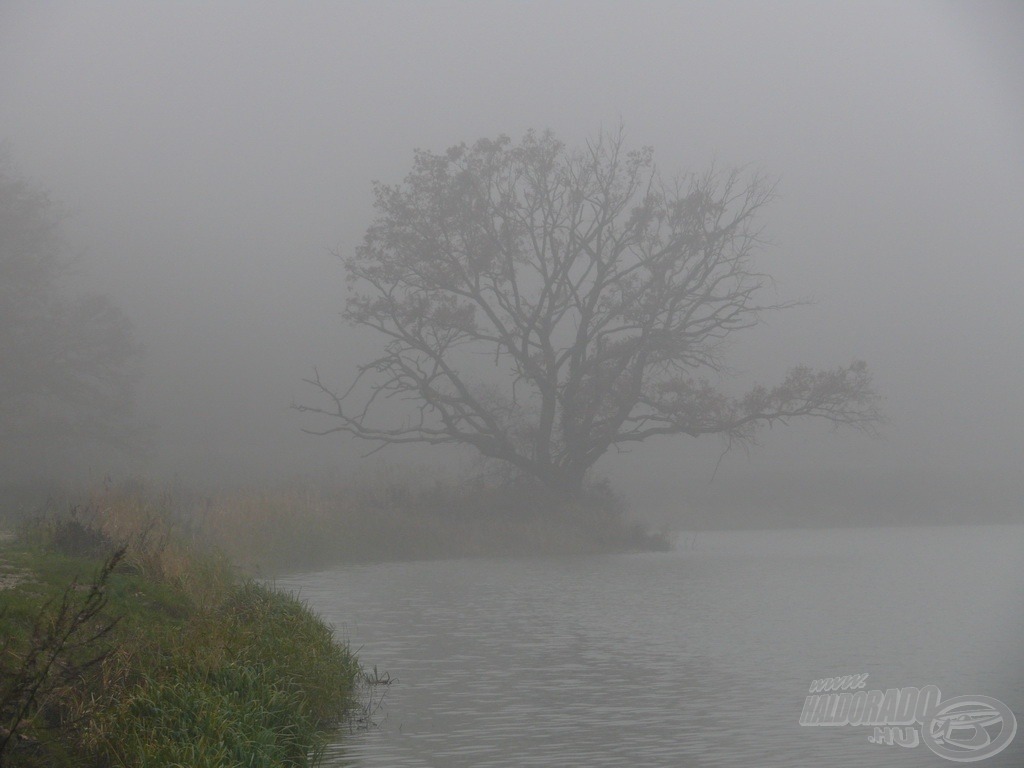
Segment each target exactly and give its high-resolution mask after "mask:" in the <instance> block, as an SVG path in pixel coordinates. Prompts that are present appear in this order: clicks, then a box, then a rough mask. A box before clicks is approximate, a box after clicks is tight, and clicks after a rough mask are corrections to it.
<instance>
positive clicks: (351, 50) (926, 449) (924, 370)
mask: <svg viewBox="0 0 1024 768" xmlns="http://www.w3.org/2000/svg"><path fill="white" fill-rule="evenodd" d="M1022 39H1024V9H1022V8H1021V6H1019V5H1018V4H1015V3H1012V2H1006V3H992V2H990V3H985V2H980V3H971V4H953V3H949V4H947V3H937V2H936V3H901V4H892V3H887V2H884V3H883V2H879V3H870V2H868V3H828V4H824V3H812V2H808V3H796V2H792V3H772V4H756V5H755V4H741V3H714V4H712V3H692V2H691V3H667V2H665V3H647V4H642V5H638V4H628V5H627V4H625V3H582V2H567V3H560V4H547V3H487V4H469V3H440V2H432V3H423V4H411V3H408V4H406V3H369V2H367V3H303V4H295V3H218V4H206V3H174V4H170V3H168V4H148V3H147V4H141V3H74V4H71V3H63V4H61V3H30V2H6V3H4V4H3V5H0V140H3V141H4V142H5V145H6V149H7V152H8V154H9V156H10V158H11V160H12V162H13V163H14V164H15V165H16V167H17V168H18V170H19V171H20V172H21V173H22V174H23V175H24V176H26V177H27V178H29V179H31V180H32V181H33V182H35V183H37V184H39V185H40V186H42V187H45V188H47V189H49V190H50V191H51V192H52V194H53V196H54V197H55V198H57V199H59V200H61V201H62V202H63V203H64V204H66V205H67V206H68V207H69V208H70V209H71V210H72V211H73V213H74V215H73V217H72V218H71V219H70V220H69V221H68V222H67V224H66V236H67V239H68V241H69V242H70V243H73V245H74V247H75V248H77V249H80V250H81V252H82V256H81V259H80V267H81V269H80V271H79V272H77V273H76V280H78V281H80V282H81V285H82V287H83V289H89V290H98V291H101V292H103V293H105V294H107V295H109V296H110V297H111V298H112V299H114V300H115V301H116V302H117V304H118V305H119V306H121V308H122V309H123V310H124V311H125V312H126V313H127V314H128V315H129V316H130V317H131V319H132V320H133V322H134V324H135V328H136V334H137V338H138V339H139V341H141V342H142V344H143V345H144V346H145V349H146V361H145V365H146V376H145V379H144V381H143V382H142V385H141V387H140V390H139V396H138V404H139V411H140V414H142V415H143V417H144V418H146V419H147V420H149V421H151V422H153V423H154V424H155V425H156V427H157V430H158V431H157V439H156V443H155V455H154V456H153V457H152V459H151V460H149V461H148V462H147V463H146V464H145V465H144V466H142V467H140V468H137V469H138V470H139V471H144V472H146V473H148V474H151V475H153V476H155V477H163V478H171V477H179V478H183V479H185V480H187V481H189V482H194V483H197V484H225V483H226V484H240V483H266V482H272V481H274V480H275V479H278V478H284V477H288V476H290V475H293V474H295V473H297V472H314V471H322V470H325V469H332V468H333V469H337V470H338V471H340V472H342V473H343V474H344V473H350V474H354V473H361V472H366V471H368V470H369V469H373V468H376V467H378V466H379V465H380V464H381V463H382V462H384V461H387V462H391V463H394V464H396V465H398V464H403V463H408V464H418V463H426V464H429V465H435V464H437V465H441V466H444V467H446V468H449V469H450V471H452V472H459V471H465V470H466V469H467V468H468V467H470V465H471V464H472V457H471V456H470V455H469V454H468V453H458V452H455V451H447V450H445V451H438V450H434V451H431V452H427V451H421V450H414V449H398V448H396V449H394V450H392V451H390V452H385V453H378V454H376V455H374V456H373V457H372V458H366V459H364V458H361V456H362V454H363V453H364V452H365V451H366V449H367V446H366V445H365V444H359V445H356V444H353V442H352V441H351V440H348V439H346V438H343V437H339V436H332V437H324V438H317V437H312V436H309V435H307V434H304V433H303V432H302V431H301V428H302V427H303V426H310V423H309V421H308V419H306V420H304V419H303V416H302V414H299V413H297V412H295V411H294V410H292V409H290V407H289V406H290V404H291V403H292V402H294V401H301V400H303V399H306V398H307V397H308V396H309V395H310V393H309V392H308V388H307V387H306V386H305V385H303V384H302V381H301V380H302V378H303V377H306V376H308V375H309V373H310V371H311V369H312V366H313V365H317V366H319V367H320V369H321V370H322V371H324V372H327V373H329V374H330V375H331V376H334V377H336V379H337V380H338V381H343V380H344V379H345V378H346V377H348V376H351V375H352V374H353V373H354V368H355V366H356V365H358V364H359V363H360V362H364V361H366V360H367V359H369V358H370V356H371V355H372V354H373V352H374V350H375V348H376V345H377V344H378V343H379V342H377V341H376V340H374V339H373V338H372V337H371V336H369V335H367V334H365V333H362V332H356V331H354V330H353V329H352V328H350V327H348V326H346V325H345V324H344V323H343V321H342V320H341V319H340V317H339V316H338V315H339V312H340V311H341V309H342V308H343V305H344V299H345V290H346V289H345V281H344V269H343V267H342V265H341V263H340V262H339V260H338V258H337V257H336V256H335V255H334V254H335V253H341V254H347V253H350V252H351V251H352V249H353V248H354V247H355V246H356V245H357V244H358V243H359V242H360V240H361V238H362V235H363V233H364V231H365V229H366V227H367V225H368V224H369V223H370V221H371V220H372V216H373V210H372V202H373V198H372V189H371V184H372V182H373V180H376V179H379V180H382V181H385V182H397V181H400V180H401V179H402V177H403V176H404V175H405V174H406V172H407V171H408V170H409V169H410V168H411V164H412V152H413V149H414V148H416V147H421V148H424V149H430V150H435V151H439V150H443V149H444V148H446V147H448V146H450V145H452V144H456V143H458V142H460V141H472V140H475V139H477V138H480V137H484V136H488V137H492V136H496V135H498V134H502V133H504V134H509V135H510V136H512V137H513V138H518V137H519V136H521V135H522V133H523V132H524V131H525V130H526V129H528V128H530V127H535V128H539V129H543V128H551V129H552V130H554V131H555V133H556V134H557V135H558V136H559V137H560V138H562V139H563V140H565V141H566V142H567V143H568V144H570V145H578V144H581V143H583V142H584V141H586V140H587V139H588V138H591V137H593V136H594V135H595V134H596V133H597V132H598V131H599V130H601V128H602V127H605V128H608V127H612V128H614V127H617V126H618V125H619V123H620V122H621V123H622V124H623V125H624V126H625V129H626V133H627V136H628V140H629V142H630V144H631V145H633V146H641V145H651V146H653V147H654V149H655V157H656V160H657V163H658V167H659V168H662V169H665V170H666V171H668V172H670V173H671V172H674V171H676V170H680V169H689V170H695V171H700V170H703V169H705V168H707V167H708V166H709V165H710V164H711V163H717V164H720V165H723V166H734V165H750V166H752V167H756V168H760V169H763V171H765V172H766V173H768V174H770V175H772V176H776V177H778V179H779V191H780V197H779V199H778V200H777V201H776V202H775V203H773V204H772V205H771V207H770V208H769V209H768V210H767V212H766V213H765V215H764V217H763V222H764V223H765V224H766V226H767V234H768V236H769V238H770V239H771V241H772V243H773V245H772V246H771V247H770V248H768V249H766V250H765V251H764V252H762V253H761V254H760V256H759V261H758V264H759V266H760V267H762V268H763V269H764V271H766V272H768V273H769V274H771V275H772V276H773V277H774V278H775V283H776V290H777V292H778V296H779V298H780V299H783V300H788V299H803V298H813V300H814V303H813V304H811V305H809V306H805V307H801V308H798V309H794V310H791V311H788V312H785V313H781V314H777V315H773V316H772V317H771V318H770V320H769V322H767V323H766V324H765V325H763V326H761V327H759V328H757V329H755V330H753V331H751V332H748V333H747V334H746V335H745V336H744V337H743V338H742V339H739V338H738V337H737V342H736V344H735V346H734V347H733V349H732V356H731V360H730V361H731V363H732V364H733V366H734V367H735V368H737V369H739V370H740V371H742V372H743V373H741V374H739V375H738V377H737V391H740V390H741V389H742V387H743V385H744V384H745V383H749V382H750V381H764V382H771V381H774V380H776V379H778V378H779V377H780V376H781V375H782V374H783V372H784V371H785V369H786V368H788V367H789V366H790V365H792V364H796V363H807V364H809V365H813V366H821V367H830V366H833V365H838V364H845V363H848V362H849V361H851V360H853V359H864V360H866V361H868V363H869V365H870V366H871V368H872V370H873V372H874V375H875V380H876V385H877V388H878V390H879V391H880V392H881V393H882V395H883V396H884V397H885V401H884V403H883V407H884V410H885V412H886V415H887V416H888V422H887V423H886V424H885V425H883V426H882V427H881V428H880V430H879V436H878V437H870V436H868V435H865V434H862V433H858V432H854V431H850V432H845V431H840V432H833V431H831V430H830V429H829V428H828V427H827V426H824V427H823V426H822V425H815V424H794V425H792V426H790V427H788V428H785V429H779V430H773V431H771V432H768V433H766V434H765V435H764V438H763V440H762V441H761V443H762V444H761V445H760V446H758V447H757V448H755V449H753V450H752V451H750V452H749V453H748V452H744V451H742V450H734V451H732V452H730V453H729V454H728V455H726V456H725V457H724V458H723V459H722V460H721V463H718V460H719V456H720V454H721V451H722V444H721V443H720V442H718V441H716V440H715V439H714V438H701V439H698V440H691V439H688V438H683V439H678V440H675V439H665V440H663V441H660V442H651V443H650V444H645V445H644V446H643V447H641V448H637V449H635V450H633V451H632V452H631V453H629V454H624V455H614V454H613V455H609V456H608V457H606V458H605V459H604V460H603V461H602V463H601V464H600V465H599V466H598V469H599V471H600V472H602V473H604V474H606V475H608V476H609V477H610V478H611V480H612V482H613V484H614V485H615V486H616V487H617V488H619V489H621V490H622V491H623V492H624V493H625V494H626V495H627V497H628V499H629V501H630V504H631V506H632V507H633V508H634V509H636V510H637V511H638V512H640V513H641V514H643V515H645V516H647V517H648V518H649V519H652V520H663V521H673V522H675V523H680V524H684V525H693V526H695V527H709V526H710V527H713V526H716V525H723V526H738V525H753V526H759V525H774V524H779V525H783V524H784V525H799V524H815V523H820V522H827V523H829V524H833V523H844V524H857V523H860V522H863V523H865V524H868V523H870V524H877V523H881V522H896V523H900V522H911V521H914V522H918V521H936V522H953V521H982V520H984V521H1004V522H1009V521H1015V522H1019V521H1020V520H1021V517H1020V516H1021V510H1020V499H1021V498H1022V497H1024V479H1022V475H1021V471H1020V469H1021V467H1022V466H1024V438H1022V435H1024V397H1022V395H1021V393H1022V391H1024V333H1022V328H1024V303H1022V302H1021V301H1020V296H1021V286H1022V285H1024V246H1022V243H1024V216H1022V215H1021V200H1024V47H1022V46H1021V45H1020V40H1022ZM85 462H86V463H88V457H86V459H85ZM716 465H717V470H716ZM84 469H85V470H86V471H92V472H98V473H102V472H103V471H105V468H104V467H91V466H88V467H85V468H84Z"/></svg>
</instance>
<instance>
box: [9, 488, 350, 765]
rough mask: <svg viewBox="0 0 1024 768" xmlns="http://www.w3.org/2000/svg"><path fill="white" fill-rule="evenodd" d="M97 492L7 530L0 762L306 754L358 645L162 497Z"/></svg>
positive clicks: (309, 757) (310, 754)
mask: <svg viewBox="0 0 1024 768" xmlns="http://www.w3.org/2000/svg"><path fill="white" fill-rule="evenodd" d="M104 494H105V497H106V498H105V500H106V501H107V502H108V503H107V504H106V505H102V504H100V503H98V502H99V501H102V500H103V499H100V498H99V497H97V498H96V499H94V500H93V503H91V504H90V505H88V506H86V507H81V508H78V509H77V510H75V511H74V512H73V513H71V514H61V515H50V516H48V517H46V518H45V519H42V520H36V521H35V522H33V523H30V524H27V525H25V526H24V527H23V528H22V530H21V533H20V535H19V536H18V537H16V538H14V539H8V540H5V541H4V542H3V543H0V716H2V720H0V764H2V765H5V766H60V765H68V766H71V765H74V766H92V765H95V766H168V765H182V766H236V765H237V766H243V765H244V766H280V765H293V766H302V765H309V764H311V763H312V762H313V761H314V760H315V757H316V755H317V753H318V750H319V748H320V747H321V746H322V744H323V743H324V739H325V738H326V735H327V733H328V730H329V729H330V728H332V727H333V726H334V725H336V724H337V723H338V721H339V719H340V718H342V717H343V716H344V715H345V713H346V712H347V711H348V710H349V708H350V706H351V705H352V703H353V696H354V695H355V685H356V682H357V680H358V679H359V668H358V665H357V662H356V659H355V658H354V656H353V655H352V654H351V653H350V652H349V650H348V649H347V648H346V647H345V646H344V645H342V644H340V643H339V642H338V641H337V640H336V639H335V638H334V636H333V633H332V631H331V629H330V628H329V627H327V626H326V625H325V624H324V623H323V622H322V621H321V620H320V619H319V618H318V617H317V616H316V615H314V614H313V613H312V612H311V611H310V610H309V609H308V608H307V607H306V606H305V605H304V604H302V603H301V602H299V601H298V600H296V599H295V598H293V597H291V596H288V595H285V594H282V593H280V592H276V591H274V590H273V589H270V588H268V587H266V586H264V585H261V584H259V583H256V582H253V581H248V580H243V579H240V578H237V577H236V576H235V572H234V570H233V568H232V567H231V566H230V565H229V561H228V560H227V559H226V558H225V557H224V556H223V555H219V554H217V553H216V551H215V550H214V549H212V548H210V547H207V546H200V545H198V544H197V543H195V542H193V541H190V539H189V538H188V536H186V535H183V534H184V532H183V531H182V530H180V526H178V524H177V522H176V521H175V520H174V513H172V512H171V511H170V510H169V509H166V508H164V509H158V507H159V501H160V499H159V498H155V497H153V495H150V496H148V497H147V498H145V499H144V498H142V497H141V496H139V495H136V496H132V495H131V494H128V493H125V492H119V493H117V494H115V493H113V492H112V491H110V490H109V489H108V490H107V491H105V492H103V494H99V495H98V496H103V495H104ZM164 501H165V502H166V501H168V500H167V499H164Z"/></svg>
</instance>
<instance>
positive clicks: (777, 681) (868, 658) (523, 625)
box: [278, 526, 1024, 768]
mask: <svg viewBox="0 0 1024 768" xmlns="http://www.w3.org/2000/svg"><path fill="white" fill-rule="evenodd" d="M278 583H279V586H281V587H284V588H287V589H291V590H293V591H297V592H299V594H300V596H301V597H303V598H304V599H306V600H307V601H308V602H309V603H310V604H311V605H312V607H313V608H315V609H316V610H317V611H319V612H320V613H322V614H323V615H324V617H325V618H326V619H327V620H328V621H330V622H331V623H333V624H334V625H335V627H336V628H337V630H338V632H339V634H340V635H341V636H342V637H344V638H346V639H348V640H349V641H350V642H351V643H352V646H353V647H355V648H359V649H360V650H359V655H360V658H361V659H362V660H363V662H364V663H365V664H369V665H371V666H372V665H374V664H376V665H377V667H378V668H379V670H381V671H382V672H383V671H387V672H388V673H389V674H390V675H391V676H392V677H395V678H397V679H398V681H397V682H396V683H394V684H393V685H391V686H390V688H389V689H388V691H387V695H386V698H385V700H384V706H383V709H382V710H381V711H379V712H378V713H377V718H378V720H379V724H378V727H376V728H373V729H370V730H365V731H355V732H349V731H348V730H347V729H346V730H345V731H344V732H343V733H341V734H340V735H339V736H340V738H339V741H338V743H336V744H334V745H332V747H331V748H330V750H329V754H328V756H327V760H326V762H325V764H326V765H327V766H360V767H366V768H369V767H370V766H388V767H389V768H400V767H402V766H410V767H412V766H416V767H417V768H419V767H421V766H474V767H482V766H509V767H512V766H588V767H590V766H626V765H642V766H673V767H678V766H742V767H746V766H756V767H757V768H764V767H767V766H787V767H789V766H814V767H815V768H818V767H819V766H824V765H851V766H854V765H855V766H886V767H887V768H889V767H890V766H897V767H898V766H943V765H949V766H952V765H955V764H957V763H955V762H951V761H949V760H947V759H943V758H942V757H940V756H939V755H937V754H935V753H933V752H932V751H930V750H929V749H928V747H927V746H925V745H924V744H920V745H919V746H917V747H915V748H905V747H901V746H899V745H898V744H897V745H886V744H873V743H871V741H869V737H871V736H872V734H873V728H871V727H868V726H857V727H854V726H849V725H847V726H841V727H840V726H836V727H804V726H801V725H800V724H799V718H800V714H801V709H802V707H803V704H804V699H805V697H806V696H807V695H808V686H809V685H810V683H811V681H812V680H814V679H817V678H823V677H831V676H837V675H847V674H860V673H867V674H868V675H869V677H868V679H867V684H866V689H868V690H870V689H881V690H883V691H884V690H886V689H888V688H903V687H906V686H915V687H918V688H922V687H924V686H926V685H936V686H938V687H939V689H940V690H941V693H942V699H943V700H946V699H949V698H952V697H954V696H960V695H965V694H971V695H981V696H988V697H994V698H995V699H998V700H1000V701H1001V702H1004V703H1005V704H1006V705H1007V706H1008V707H1009V708H1010V709H1011V710H1012V711H1013V712H1014V713H1015V714H1016V716H1017V718H1019V719H1021V728H1020V730H1021V733H1019V734H1018V735H1017V737H1016V738H1015V739H1014V740H1013V741H1012V742H1011V743H1010V745H1009V746H1008V747H1007V748H1006V749H1004V750H1003V751H1002V752H1000V753H999V754H997V755H995V756H992V757H989V758H987V759H984V760H983V761H981V762H979V763H977V765H980V766H985V767H990V766H1012V767H1013V768H1021V766H1024V589H1022V587H1024V526H988V527H982V526H978V527H945V528H891V529H886V528H874V529H856V530H826V531H811V530H790V531H773V532H748V531H744V532H728V533H724V532H723V533H709V532H703V533H699V534H696V535H689V536H683V537H681V539H680V542H679V545H678V547H677V550H676V551H675V552H669V553H657V554H635V555H612V556H589V557H572V558H545V559H540V558H538V559H473V560H447V561H434V562H413V563H382V564H373V565H353V566H345V567H340V568H336V569H333V570H329V571H324V572H319V573H308V574H298V575H294V576H290V577H288V578H285V579H281V580H279V582H278ZM998 728H999V726H997V727H996V730H998ZM971 754H973V753H971Z"/></svg>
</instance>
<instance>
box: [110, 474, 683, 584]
mask: <svg viewBox="0 0 1024 768" xmlns="http://www.w3.org/2000/svg"><path fill="white" fill-rule="evenodd" d="M90 504H91V505H92V506H95V507H97V508H100V509H111V510H116V512H115V516H116V517H118V518H120V519H133V518H136V517H138V516H139V515H140V514H144V513H142V512H140V510H144V509H145V508H147V507H149V506H154V505H157V506H161V507H165V508H167V509H171V510H173V517H174V519H175V520H176V521H177V522H176V524H177V526H178V528H179V530H180V531H182V533H184V534H185V535H186V538H187V540H189V541H192V542H196V543H197V544H198V543H201V544H204V545H213V546H215V547H216V548H217V549H218V550H219V551H221V552H223V553H225V555H226V556H227V557H228V558H229V559H230V560H231V562H233V563H236V564H238V565H239V566H241V567H242V568H244V569H246V570H247V571H249V572H251V573H261V574H273V573H278V572H283V571H288V570H296V569H309V568H314V567H321V566H329V565H333V564H337V563H342V562H371V561H381V560H410V559H435V558H452V557H479V556H488V555H499V556H506V555H557V554H587V553H606V552H622V551H638V550H639V551H650V550H663V549H668V548H670V544H669V541H668V540H667V538H666V536H665V535H662V534H651V533H649V532H647V531H646V530H644V528H643V527H642V526H641V525H639V524H638V523H635V522H632V521H631V520H630V519H629V517H628V514H627V511H626V509H625V505H624V504H623V503H622V501H621V500H620V499H619V498H618V497H616V496H615V494H613V493H612V492H611V491H610V490H609V489H608V488H607V487H606V486H603V485H595V486H591V487H589V488H588V489H587V490H586V492H585V493H584V494H582V495H581V496H580V497H579V498H577V499H575V500H573V501H571V502H566V501H562V500H558V499H555V498H552V497H551V496H550V495H549V494H547V493H546V492H545V491H544V490H543V489H542V488H538V487H536V486H531V485H528V484H519V485H514V486H513V485H507V484H488V483H485V482H480V481H470V482H454V481H446V480H441V479H437V478H435V477H430V476H427V475H423V474H417V473H415V472H411V471H406V472H402V473H393V474H382V475H379V476H377V477H376V478H369V479H362V480H360V481H358V482H351V481H350V482H337V481H330V482H324V481H320V482H312V481H310V480H306V479H302V480H295V481H293V482H290V483H285V484H280V485H277V486H275V487H272V488H265V489H255V490H236V491H231V492H220V493H212V494H198V493H191V492H188V491H186V490H183V489H181V488H178V489H176V490H173V491H169V492H168V491H163V492H159V493H157V492H154V490H153V488H152V487H147V486H145V485H140V484H138V483H128V484H125V485H123V486H120V487H115V488H108V489H106V490H103V491H100V492H94V493H93V494H91V496H90Z"/></svg>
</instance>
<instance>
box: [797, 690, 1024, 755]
mask: <svg viewBox="0 0 1024 768" xmlns="http://www.w3.org/2000/svg"><path fill="white" fill-rule="evenodd" d="M867 678H868V676H867V674H859V675H845V676H843V677H829V678H823V679H820V680H815V681H814V682H813V683H811V685H810V688H809V689H808V692H809V694H810V695H809V696H807V697H806V698H805V699H804V706H803V710H802V711H801V713H800V725H804V726H817V727H831V726H868V727H871V728H872V729H873V730H872V732H871V735H870V736H869V737H868V741H870V742H871V743H872V744H879V745H886V746H900V747H907V748H910V747H916V746H918V745H919V744H921V743H922V742H923V743H924V745H925V746H926V747H928V749H930V750H931V751H932V752H934V753H935V754H936V755H938V756H939V757H943V758H945V759H946V760H952V761H954V762H958V763H972V762H975V761H977V760H984V759H985V758H988V757H992V756H993V755H996V754H999V753H1000V752H1002V751H1003V750H1004V749H1006V747H1007V746H1009V744H1010V742H1011V741H1013V737H1014V736H1015V735H1016V734H1017V718H1016V717H1014V714H1013V712H1012V711H1011V710H1010V708H1009V707H1008V706H1006V704H1004V703H1003V702H1001V701H999V699H993V698H991V697H990V696H956V697H954V698H951V699H946V700H945V701H943V699H942V692H941V691H940V690H939V688H938V686H935V685H926V686H924V687H923V688H916V687H914V686H907V687H904V688H888V689H886V690H885V691H882V690H880V689H879V690H864V688H866V686H867Z"/></svg>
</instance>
